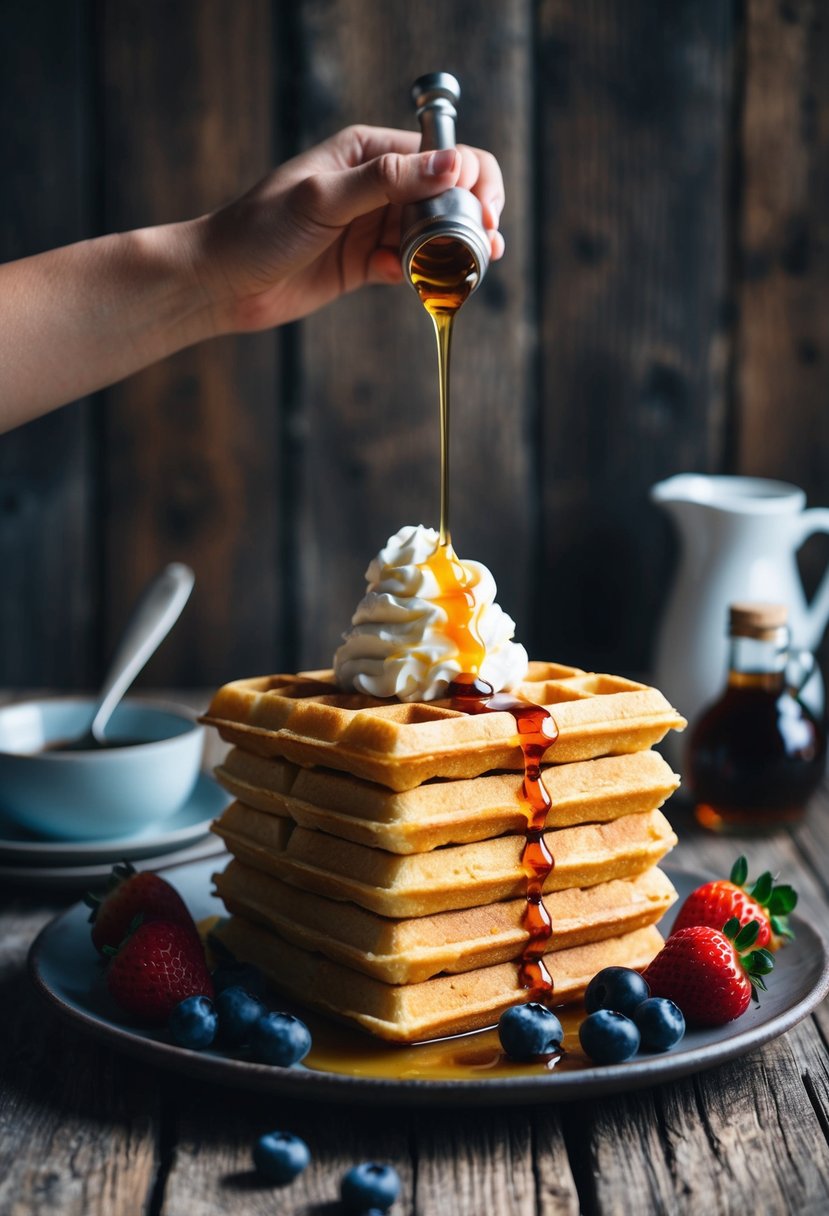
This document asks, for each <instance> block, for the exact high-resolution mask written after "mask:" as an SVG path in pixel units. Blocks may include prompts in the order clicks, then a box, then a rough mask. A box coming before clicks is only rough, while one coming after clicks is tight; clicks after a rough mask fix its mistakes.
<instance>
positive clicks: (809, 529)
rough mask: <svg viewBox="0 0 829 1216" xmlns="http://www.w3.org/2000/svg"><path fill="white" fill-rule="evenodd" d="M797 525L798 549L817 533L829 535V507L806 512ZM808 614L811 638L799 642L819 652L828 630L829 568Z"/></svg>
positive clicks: (812, 600) (811, 602)
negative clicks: (824, 634) (825, 632)
mask: <svg viewBox="0 0 829 1216" xmlns="http://www.w3.org/2000/svg"><path fill="white" fill-rule="evenodd" d="M797 524H798V540H797V547H798V548H800V546H801V545H802V544H803V543H804V541H806V540H808V538H809V537H810V536H812V535H814V533H815V532H826V533H827V534H829V507H812V508H810V510H808V511H804V512H803V513H802V515H799V516H798V519H797ZM806 614H807V620H808V623H809V636H808V638H803V639H798V640H799V641H801V640H802V641H804V642H805V643H806V645H807V646H808V648H809V649H810V650H817V648H818V646H819V645H820V640H821V638H822V637H823V631H824V629H825V628H826V621H827V619H829V568H827V570H826V573H825V574H824V576H823V578H822V579H821V580H820V585H819V586H818V589H817V591H816V592H815V594H814V595H813V596H812V599H811V601H810V602H809V605H808V607H807V609H806Z"/></svg>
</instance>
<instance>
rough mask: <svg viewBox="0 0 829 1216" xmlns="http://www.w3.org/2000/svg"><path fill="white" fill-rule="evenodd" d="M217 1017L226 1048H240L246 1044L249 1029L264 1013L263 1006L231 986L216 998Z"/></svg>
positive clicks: (239, 989)
mask: <svg viewBox="0 0 829 1216" xmlns="http://www.w3.org/2000/svg"><path fill="white" fill-rule="evenodd" d="M216 1012H217V1013H218V1015H219V1035H220V1037H221V1040H222V1042H223V1043H224V1044H225V1046H226V1047H241V1045H242V1044H243V1043H247V1041H248V1038H249V1036H250V1031H251V1027H252V1026H253V1025H254V1023H255V1022H258V1021H259V1019H260V1018H261V1017H262V1015H263V1014H264V1013H266V1012H267V1011H266V1009H265V1006H264V1005H263V1004H262V1002H261V1001H260V1000H258V999H257V998H256V997H255V996H253V995H252V994H251V993H250V992H247V991H246V989H244V988H239V987H238V986H237V985H233V986H232V987H230V988H225V989H224V991H223V992H220V993H219V994H218V996H217V997H216Z"/></svg>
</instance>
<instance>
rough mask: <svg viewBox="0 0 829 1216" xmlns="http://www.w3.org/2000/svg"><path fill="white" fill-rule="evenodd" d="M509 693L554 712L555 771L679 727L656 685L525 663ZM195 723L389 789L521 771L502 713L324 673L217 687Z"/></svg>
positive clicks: (550, 756) (509, 723)
mask: <svg viewBox="0 0 829 1216" xmlns="http://www.w3.org/2000/svg"><path fill="white" fill-rule="evenodd" d="M514 691H515V693H516V695H517V696H519V697H523V698H525V699H526V700H528V701H532V702H534V703H535V704H537V705H544V706H546V707H547V708H548V709H549V710H550V711H551V713H552V714H553V717H554V719H555V722H556V725H557V726H558V730H559V735H558V739H557V741H556V742H555V743H554V744H553V745H552V746H551V748H550V749H548V751H547V753H546V755H545V759H546V760H549V761H550V762H552V763H555V764H561V763H569V762H571V761H574V760H589V759H592V758H593V757H594V756H604V755H618V754H623V753H626V752H635V751H642V750H644V749H646V748H649V747H652V746H653V745H654V744H655V743H658V742H659V740H660V739H662V738H663V737H664V735H665V734H666V733H667V732H668V731H669V730H670V729H671V728H674V729H681V728H682V727H684V726H685V721H684V719H683V718H681V717H680V715H679V714H678V713H677V712H676V710H674V709H672V708H671V706H670V705H669V704H668V702H667V701H666V700H665V698H664V697H663V696H662V694H661V693H660V692H658V691H657V690H656V689H655V688H648V687H647V686H646V685H644V684H637V683H635V682H634V681H633V680H625V679H622V678H621V677H618V676H609V675H595V674H590V673H588V672H584V671H581V670H579V669H578V668H575V667H563V666H561V665H560V664H556V663H537V662H536V663H530V666H529V670H528V673H527V679H526V680H525V681H524V683H523V684H521V685H519V687H518V688H517V689H515V690H514ZM202 721H204V722H207V723H209V724H211V725H212V726H216V727H217V728H218V730H219V733H220V734H221V736H222V738H223V739H225V740H226V741H227V742H229V743H234V744H236V745H237V746H239V747H242V748H244V750H246V751H249V752H254V753H256V754H258V755H261V756H271V757H272V756H282V757H284V758H285V759H287V760H292V761H294V762H295V763H297V764H301V765H305V766H309V767H311V766H315V765H319V766H323V767H328V768H336V769H342V770H345V771H346V772H349V773H352V774H353V775H354V776H355V777H362V778H363V779H365V780H367V781H375V782H379V783H380V784H381V785H387V786H388V787H389V788H390V789H394V790H406V789H413V788H414V787H415V786H417V785H420V784H421V783H422V782H424V781H427V780H429V779H430V778H432V777H453V778H458V777H476V776H478V775H479V774H480V773H484V772H488V771H490V770H493V769H518V770H520V769H521V768H522V767H523V757H522V753H521V750H520V748H519V747H518V745H517V734H516V726H515V720H514V718H513V716H512V714H510V713H506V712H504V713H492V714H466V713H463V712H460V711H457V710H454V709H451V708H450V707H449V705H448V703H447V702H441V701H432V702H429V703H424V702H419V703H402V702H399V701H393V700H381V699H379V698H377V697H369V696H364V695H363V694H361V693H346V692H342V691H341V690H340V689H339V688H338V687H337V685H336V684H335V682H334V677H333V673H332V672H330V671H318V672H306V673H300V674H299V675H280V676H264V677H259V678H255V679H248V680H236V681H234V682H233V683H231V684H226V685H225V686H224V687H223V688H220V689H219V691H218V692H217V693H216V695H215V697H214V698H213V701H212V703H211V705H210V708H209V709H208V712H207V714H206V715H205V717H204V718H203V719H202Z"/></svg>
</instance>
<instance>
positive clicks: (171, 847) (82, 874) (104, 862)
mask: <svg viewBox="0 0 829 1216" xmlns="http://www.w3.org/2000/svg"><path fill="white" fill-rule="evenodd" d="M229 801H230V799H229V798H228V796H227V794H226V793H225V792H224V790H222V789H220V788H219V786H218V785H217V784H216V782H215V781H214V780H213V779H212V777H209V776H208V775H207V774H202V776H200V777H199V779H198V781H197V782H196V785H195V787H194V789H193V792H192V794H191V795H190V797H189V798H188V799H187V802H185V804H184V806H182V807H181V808H180V810H178V811H176V813H175V815H173V816H172V817H171V818H169V819H166V820H164V822H163V823H156V824H150V825H148V826H147V827H146V828H144V829H143V830H142V831H140V832H137V833H135V834H134V835H132V836H120V837H118V838H117V839H113V840H93V841H62V840H44V839H43V838H42V837H39V836H35V835H33V834H32V833H29V832H27V831H26V829H25V828H22V827H19V826H18V825H17V824H14V823H12V822H11V820H10V819H7V818H5V816H4V815H3V812H2V809H0V879H4V880H6V881H7V882H9V881H11V882H20V883H25V884H26V885H27V886H28V887H62V888H64V889H72V888H84V887H86V886H88V885H89V884H91V883H92V884H94V883H96V882H99V881H103V880H105V879H106V878H107V877H108V876H109V872H110V870H111V869H112V866H113V864H114V863H115V862H117V861H130V862H132V864H133V865H134V866H135V868H136V869H138V870H144V869H155V868H156V867H157V865H158V864H159V859H163V864H164V865H165V866H167V865H176V864H179V863H181V862H184V861H200V860H201V859H202V858H206V857H211V856H215V855H218V854H221V853H222V851H223V845H222V842H221V841H220V840H218V839H217V838H216V836H214V835H213V834H212V833H211V831H210V824H211V823H212V821H213V820H214V819H215V818H216V816H218V815H220V814H221V812H222V811H223V809H224V808H225V806H226V805H227V803H228V802H229Z"/></svg>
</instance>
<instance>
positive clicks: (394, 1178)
mask: <svg viewBox="0 0 829 1216" xmlns="http://www.w3.org/2000/svg"><path fill="white" fill-rule="evenodd" d="M399 1194H400V1178H399V1176H398V1173H397V1170H396V1169H393V1168H392V1166H390V1165H378V1164H377V1162H375V1161H364V1162H363V1163H362V1165H353V1166H352V1167H351V1169H350V1170H348V1171H347V1173H345V1174H344V1175H343V1180H342V1182H341V1183H340V1198H341V1199H342V1201H343V1205H344V1206H345V1208H346V1211H348V1212H365V1210H366V1208H379V1209H380V1211H381V1212H386V1211H388V1209H389V1208H390V1207H391V1205H392V1204H393V1203H394V1201H395V1199H396V1198H397V1196H398V1195H399Z"/></svg>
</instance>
